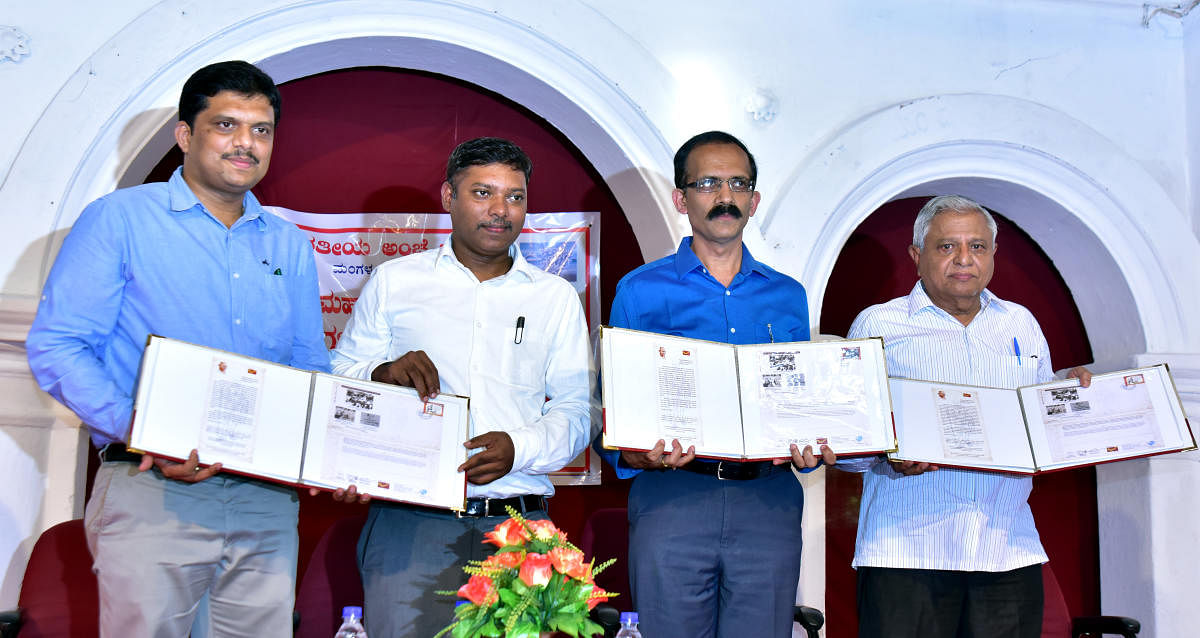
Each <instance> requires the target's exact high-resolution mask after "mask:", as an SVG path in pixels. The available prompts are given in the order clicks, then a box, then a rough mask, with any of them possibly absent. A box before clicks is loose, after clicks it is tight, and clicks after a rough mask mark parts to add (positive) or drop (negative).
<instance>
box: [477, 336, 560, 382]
mask: <svg viewBox="0 0 1200 638" xmlns="http://www.w3.org/2000/svg"><path fill="white" fill-rule="evenodd" d="M516 341H517V339H516V334H515V330H511V329H510V330H505V331H502V332H501V337H500V357H499V368H498V369H497V374H499V376H500V379H501V380H502V381H503V382H504V383H506V384H508V385H511V386H514V387H517V388H521V389H524V390H528V391H530V392H542V393H544V392H545V388H546V366H547V364H548V361H547V357H548V355H549V349H548V347H547V345H546V342H545V341H544V340H543V339H541V335H538V334H536V331H535V330H530V326H529V325H528V324H526V326H525V328H524V329H523V330H522V334H521V342H520V343H517V342H516ZM483 364H484V365H493V363H492V362H487V361H485V362H483Z"/></svg>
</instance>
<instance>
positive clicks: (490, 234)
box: [333, 138, 595, 638]
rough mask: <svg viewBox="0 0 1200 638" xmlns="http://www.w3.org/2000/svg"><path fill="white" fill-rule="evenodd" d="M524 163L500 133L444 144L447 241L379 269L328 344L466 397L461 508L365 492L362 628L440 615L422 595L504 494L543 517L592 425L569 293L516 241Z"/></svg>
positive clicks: (478, 551)
mask: <svg viewBox="0 0 1200 638" xmlns="http://www.w3.org/2000/svg"><path fill="white" fill-rule="evenodd" d="M531 171H532V165H531V163H530V161H529V158H528V157H527V156H526V155H525V153H524V152H523V151H522V150H521V149H520V148H518V147H517V146H516V145H515V144H513V143H512V142H509V141H508V140H502V139H498V138H479V139H474V140H469V141H466V142H463V143H462V144H460V145H459V146H458V148H456V149H454V152H453V153H452V154H451V155H450V160H449V162H448V165H447V168H446V181H445V183H443V184H442V207H443V208H445V209H446V210H447V211H448V212H449V213H450V217H451V220H452V226H453V230H452V232H451V235H450V238H449V239H448V240H447V241H446V243H445V244H444V245H442V246H441V247H440V248H438V249H437V250H431V251H427V252H423V253H418V254H415V255H409V256H406V257H400V258H397V259H394V260H391V261H388V262H386V263H384V264H381V265H380V266H379V267H378V268H376V269H375V272H374V274H373V275H372V276H371V279H370V280H369V281H368V282H367V284H366V286H364V287H363V290H362V294H361V295H360V297H359V299H358V301H357V302H356V304H355V307H354V312H353V314H352V315H351V317H350V320H349V322H348V323H347V325H346V331H345V334H343V335H342V338H341V340H340V341H339V342H338V347H337V349H336V350H335V351H334V353H333V371H334V372H335V373H336V374H342V375H346V376H352V377H358V378H363V379H367V378H369V379H373V380H375V381H383V382H387V383H395V384H397V385H405V386H410V387H413V388H415V389H416V390H417V391H418V392H419V393H420V394H421V396H422V397H425V398H430V397H433V396H436V395H437V394H438V393H439V392H448V393H451V394H457V395H464V396H470V397H471V436H472V438H471V439H470V440H468V441H466V442H465V444H464V445H465V447H466V448H468V449H469V450H470V451H471V456H470V457H469V458H468V460H467V461H466V462H465V463H463V464H462V466H461V467H460V468H459V471H462V472H466V475H467V481H468V483H469V485H468V487H467V496H468V499H467V510H466V512H464V513H462V514H461V515H456V514H455V513H453V512H449V511H445V510H437V509H432V508H424V507H417V506H408V505H401V504H395V503H381V502H378V501H376V502H373V503H372V506H371V510H370V514H369V515H368V518H367V523H366V526H365V527H364V528H363V532H362V536H361V538H360V539H359V545H358V558H359V569H360V571H361V572H362V577H363V586H364V590H365V592H366V612H365V614H364V616H365V618H366V620H367V622H368V623H369V627H370V629H371V633H372V634H373V635H379V636H397V637H398V636H421V637H422V638H423V637H425V636H432V635H433V634H435V633H437V631H438V630H439V629H441V628H442V627H444V626H446V625H447V624H449V622H450V621H451V620H452V619H453V605H454V600H453V599H452V598H451V597H448V596H438V595H436V594H435V593H434V591H435V590H453V589H457V588H458V586H459V585H460V584H461V580H462V578H463V573H462V570H461V569H460V568H461V567H462V566H463V565H465V564H466V561H467V560H468V559H475V560H482V559H483V558H485V554H486V553H487V552H486V546H485V545H484V544H483V533H484V532H487V531H491V530H492V528H493V527H495V526H496V524H497V523H499V522H500V521H501V520H503V519H504V518H506V517H507V516H508V514H507V512H506V511H505V506H506V505H507V506H512V507H515V508H516V509H517V510H518V511H520V512H522V513H523V514H524V515H525V516H526V517H527V518H534V519H537V518H546V513H545V498H546V497H548V496H551V495H553V494H554V487H553V485H552V484H551V482H550V479H549V477H548V476H547V474H548V473H549V472H553V471H555V470H558V469H559V468H561V467H562V466H564V465H566V464H567V463H568V462H569V461H570V460H571V459H572V458H574V457H575V456H576V455H578V454H579V453H580V452H581V451H582V450H583V449H584V448H585V447H586V446H587V445H588V443H589V442H590V441H591V439H592V438H593V437H594V435H595V431H594V429H593V419H592V414H591V396H592V386H593V383H594V370H593V368H592V356H591V351H590V345H589V342H588V332H587V323H586V321H585V320H584V316H583V309H582V307H581V305H580V303H579V296H578V295H577V294H576V293H575V290H574V288H572V287H571V285H570V284H568V283H567V282H566V281H564V280H563V279H561V278H559V277H556V276H553V275H550V274H547V273H545V272H543V271H542V270H540V269H538V268H536V267H534V266H532V265H530V264H529V263H528V262H527V261H525V258H524V257H522V256H521V251H520V249H519V248H518V247H517V244H516V243H515V242H516V239H517V237H518V235H519V234H520V232H521V228H522V227H523V226H524V223H525V210H526V191H527V187H528V180H529V175H530V173H531ZM354 496H355V495H354V492H353V489H351V490H347V491H346V492H342V491H340V490H339V493H336V494H335V497H342V498H343V499H344V500H349V499H352V498H354Z"/></svg>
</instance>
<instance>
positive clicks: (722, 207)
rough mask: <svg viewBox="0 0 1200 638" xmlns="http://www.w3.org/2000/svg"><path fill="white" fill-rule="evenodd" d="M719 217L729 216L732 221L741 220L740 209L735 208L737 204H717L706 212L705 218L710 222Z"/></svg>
mask: <svg viewBox="0 0 1200 638" xmlns="http://www.w3.org/2000/svg"><path fill="white" fill-rule="evenodd" d="M721 215H729V216H730V217H732V218H734V219H741V218H742V209H740V208H738V207H737V204H717V205H716V206H713V207H712V210H710V211H708V215H707V218H708V219H710V220H713V219H716V218H718V217H720V216H721Z"/></svg>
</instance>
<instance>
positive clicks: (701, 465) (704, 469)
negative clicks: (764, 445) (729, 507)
mask: <svg viewBox="0 0 1200 638" xmlns="http://www.w3.org/2000/svg"><path fill="white" fill-rule="evenodd" d="M682 469H685V470H687V471H689V472H695V473H697V474H707V475H708V476H715V477H717V478H719V479H721V480H722V481H749V480H751V479H756V478H762V477H766V476H771V475H772V474H778V473H780V472H790V471H791V470H792V467H791V464H790V463H781V464H779V465H775V464H774V463H772V462H771V461H759V462H756V463H755V462H749V463H742V462H738V461H717V462H715V463H714V462H712V461H692V462H691V463H688V464H687V465H684V466H682Z"/></svg>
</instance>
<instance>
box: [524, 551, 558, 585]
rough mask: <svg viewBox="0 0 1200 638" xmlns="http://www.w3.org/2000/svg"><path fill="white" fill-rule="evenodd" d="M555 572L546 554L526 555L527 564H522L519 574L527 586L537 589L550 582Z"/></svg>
mask: <svg viewBox="0 0 1200 638" xmlns="http://www.w3.org/2000/svg"><path fill="white" fill-rule="evenodd" d="M553 572H554V570H553V569H552V568H551V565H550V557H549V556H546V555H545V554H526V555H525V562H524V563H521V571H520V572H519V573H518V576H520V578H521V580H522V581H523V582H524V583H525V584H526V585H529V586H530V587H537V586H539V585H545V584H546V583H548V582H550V576H551V574H552V573H553Z"/></svg>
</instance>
